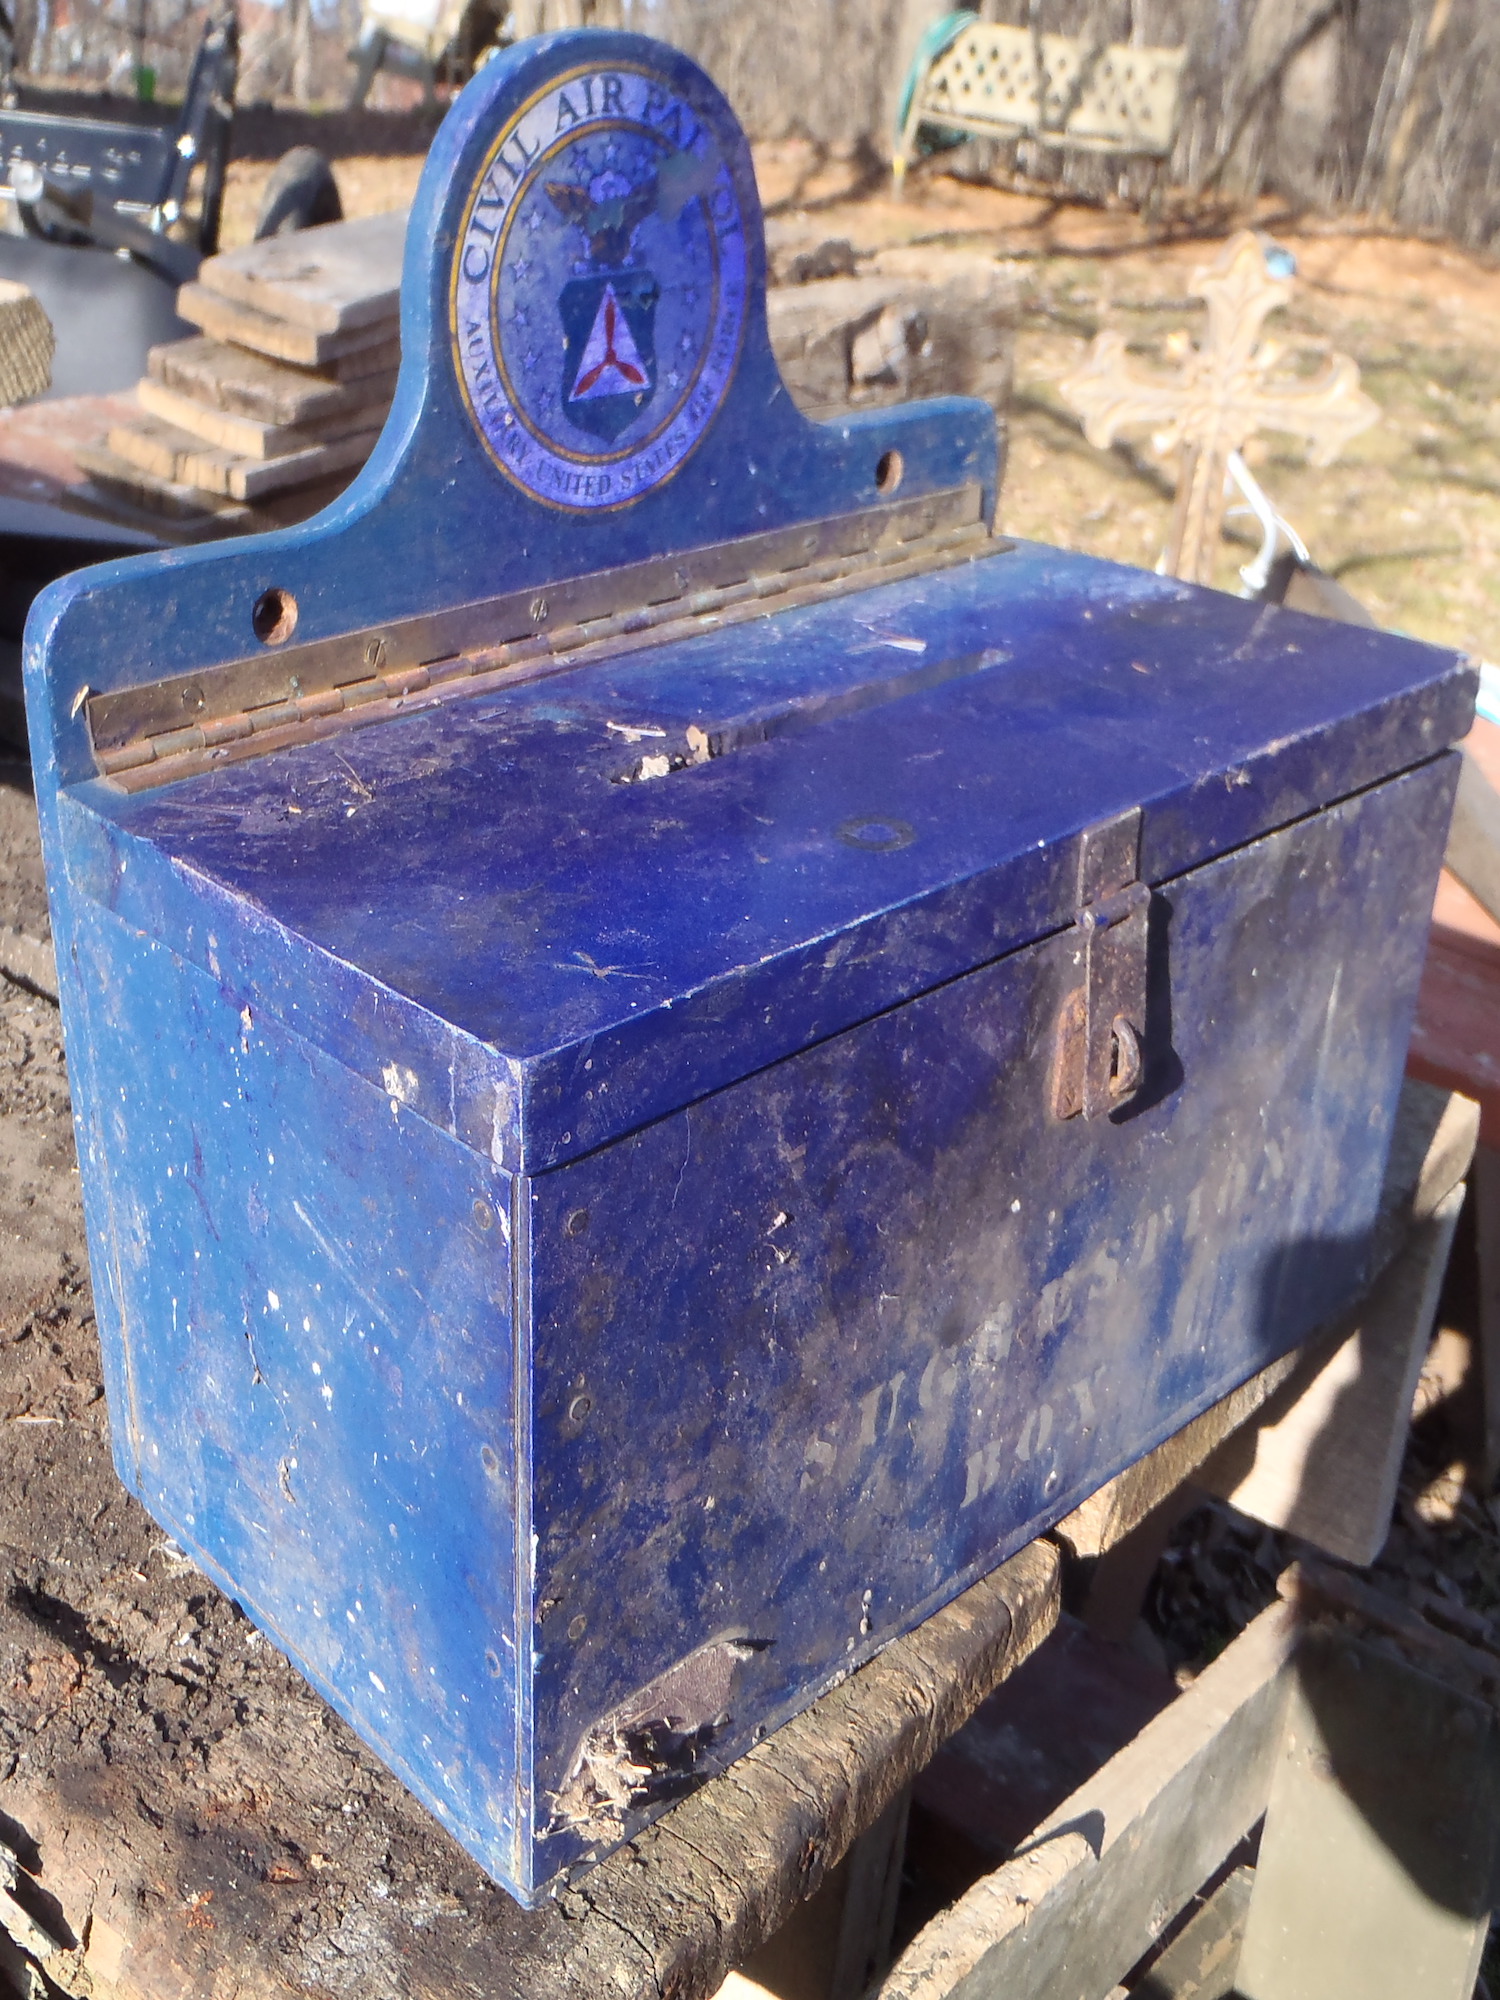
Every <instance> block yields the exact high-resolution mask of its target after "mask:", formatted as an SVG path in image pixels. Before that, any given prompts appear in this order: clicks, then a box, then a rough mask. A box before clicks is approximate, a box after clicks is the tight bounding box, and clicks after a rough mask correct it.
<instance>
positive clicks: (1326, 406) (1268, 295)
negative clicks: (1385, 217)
mask: <svg viewBox="0 0 1500 2000" xmlns="http://www.w3.org/2000/svg"><path fill="white" fill-rule="evenodd" d="M1189 290H1190V291H1191V293H1192V295H1193V296H1194V297H1195V298H1201V299H1203V300H1204V301H1205V302H1206V304H1207V306H1208V328H1207V332H1206V334H1205V336H1204V339H1203V341H1202V344H1201V345H1200V346H1197V347H1195V346H1193V344H1192V342H1191V341H1190V340H1189V339H1188V337H1187V335H1186V334H1174V335H1173V336H1172V337H1171V339H1170V340H1169V341H1168V343H1167V349H1168V352H1169V353H1170V354H1171V355H1172V356H1173V358H1174V359H1176V358H1179V357H1180V358H1181V361H1182V366H1181V367H1180V368H1179V369H1178V371H1177V373H1176V374H1174V375H1168V374H1163V373H1161V372H1159V371H1155V370H1153V371H1150V372H1148V371H1146V370H1145V369H1143V368H1141V367H1140V366H1139V365H1138V364H1137V363H1136V362H1135V361H1134V360H1133V359H1132V358H1131V356H1130V355H1129V354H1128V353H1127V352H1126V347H1125V337H1124V335H1123V334H1121V333H1118V332H1115V331H1113V330H1112V329H1111V330H1106V331H1105V332H1103V333H1100V334H1098V335H1097V336H1096V337H1095V339H1094V343H1093V345H1092V346H1091V347H1090V349H1089V351H1088V354H1087V356H1086V358H1085V360H1084V362H1083V365H1082V366H1081V367H1079V368H1077V369H1075V370H1074V371H1073V373H1072V374H1071V375H1068V376H1066V377H1064V379H1063V380H1062V381H1061V382H1060V383H1059V384H1058V389H1059V391H1060V393H1061V395H1062V397H1063V400H1064V401H1065V402H1066V403H1067V404H1068V405H1069V407H1070V408H1071V409H1073V410H1074V411H1076V412H1077V414H1078V415H1079V416H1080V417H1081V418H1082V419H1083V434H1084V436H1085V437H1086V438H1087V439H1088V441H1089V443H1090V444H1091V445H1094V446H1096V447H1097V448H1098V449H1099V450H1100V451H1105V450H1107V449H1108V448H1109V446H1110V445H1111V444H1113V442H1114V440H1115V437H1116V435H1117V434H1118V433H1119V432H1120V431H1123V430H1129V429H1131V428H1132V427H1133V426H1136V425H1145V424H1150V425H1153V426H1155V430H1154V435H1153V437H1152V440H1151V442H1152V446H1153V448H1154V449H1155V450H1156V451H1157V452H1159V453H1161V454H1163V455H1165V454H1166V453H1167V452H1169V451H1172V450H1173V449H1176V450H1177V451H1178V452H1179V454H1180V456H1179V460H1178V472H1177V501H1176V505H1175V507H1174V509H1173V513H1172V532H1171V537H1170V539H1169V541H1168V543H1167V554H1166V561H1165V565H1164V567H1165V568H1166V570H1167V572H1168V573H1169V574H1170V575H1172V576H1180V577H1182V578H1184V579H1185V580H1186V581H1188V582H1190V583H1209V582H1211V581H1212V578H1213V559H1214V551H1215V550H1216V548H1217V547H1218V542H1219V532H1220V530H1221V528H1222V527H1223V524H1224V508H1225V501H1226V488H1225V478H1226V475H1227V473H1228V470H1229V461H1230V458H1231V456H1232V454H1233V453H1235V452H1237V451H1239V450H1240V448H1241V447H1242V446H1243V445H1244V444H1245V443H1246V442H1247V440H1248V439H1249V438H1250V437H1251V436H1253V435H1254V433H1255V432H1257V431H1284V432H1288V433H1290V434H1291V435H1292V436H1293V437H1297V438H1301V439H1302V440H1303V442H1304V443H1305V444H1306V445H1307V447H1308V458H1309V461H1310V463H1312V464H1313V465H1329V464H1331V463H1332V461H1333V460H1334V459H1335V458H1336V457H1337V456H1338V453H1339V452H1340V450H1341V449H1342V448H1343V446H1344V445H1346V444H1348V443H1349V441H1350V439H1351V438H1355V437H1358V435H1359V434H1360V432H1361V431H1364V430H1368V429H1369V427H1370V425H1371V424H1373V423H1375V422H1376V421H1377V419H1378V418H1379V416H1380V409H1379V406H1378V405H1377V404H1376V403H1374V402H1373V401H1372V400H1371V398H1370V397H1369V396H1367V395H1366V394H1365V392H1364V390H1363V389H1361V388H1360V386H1359V368H1358V366H1357V365H1356V363H1355V362H1353V361H1351V360H1350V358H1349V357H1348V355H1346V354H1327V355H1325V357H1324V361H1323V365H1322V367H1321V368H1320V369H1319V370H1318V372H1317V373H1316V374H1315V375H1296V374H1292V373H1290V372H1288V371H1286V370H1285V369H1283V368H1281V366H1280V364H1281V363H1282V361H1283V359H1284V357H1285V355H1286V353H1287V349H1286V347H1285V346H1283V345H1282V344H1281V343H1280V342H1278V341H1275V340H1262V339H1261V338H1260V331H1261V326H1262V324H1263V322H1264V321H1265V319H1266V316H1267V315H1268V314H1269V313H1272V312H1275V311H1276V309H1277V307H1279V306H1284V305H1285V304H1286V303H1287V301H1288V299H1290V297H1291V295H1292V286H1291V282H1290V280H1288V279H1285V278H1273V277H1272V276H1271V274H1270V272H1269V271H1268V270H1267V268H1266V260H1265V254H1264V252H1263V251H1262V249H1261V246H1260V244H1259V242H1258V241H1257V239H1256V238H1255V236H1254V235H1253V234H1252V233H1251V232H1250V231H1249V230H1248V229H1245V230H1241V231H1240V233H1239V234H1238V235H1237V236H1234V237H1231V239H1230V241H1229V243H1228V244H1227V246H1226V247H1225V250H1224V253H1223V255H1222V256H1221V257H1220V258H1219V260H1218V262H1217V263H1216V264H1212V265H1203V266H1200V267H1199V268H1198V269H1197V270H1195V271H1194V272H1193V275H1192V279H1191V282H1190V285H1189Z"/></svg>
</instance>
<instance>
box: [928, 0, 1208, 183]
mask: <svg viewBox="0 0 1500 2000" xmlns="http://www.w3.org/2000/svg"><path fill="white" fill-rule="evenodd" d="M1186 60H1187V50H1186V49H1185V48H1136V47H1134V46H1133V45H1132V44H1130V43H1128V42H1095V41H1089V40H1085V39H1084V38H1083V37H1081V36H1077V35H1044V34H1040V33H1038V32H1037V31H1036V30H1034V29H1031V28H1013V27H1005V26H1001V25H997V24H996V23H994V22H990V21H979V20H976V21H973V22H972V23H971V24H970V25H969V26H966V27H961V28H959V30H958V32H957V33H956V35H955V36H954V38H953V39H952V40H951V41H949V42H947V44H946V45H945V46H943V45H940V46H939V47H938V49H937V52H936V53H933V54H929V55H928V57H927V61H926V64H925V67H923V66H922V65H921V63H920V60H919V64H918V68H917V71H916V73H915V74H914V76H913V78H912V79H911V83H910V85H909V88H908V91H907V93H906V98H905V102H904V104H903V106H902V111H901V117H900V129H899V136H898V139H897V144H896V157H895V160H894V162H893V167H894V172H895V183H896V192H897V194H899V193H900V192H901V189H902V186H903V184H904V182H905V178H906V170H907V167H908V166H909V165H910V163H911V160H912V157H913V153H914V150H915V148H916V145H917V140H918V135H919V133H920V131H921V129H922V127H923V126H924V125H925V126H933V127H938V128H942V129H945V130H947V131H950V132H961V133H962V134H964V136H965V137H968V138H976V139H1036V140H1039V141H1041V142H1042V143H1043V144H1045V145H1049V146H1064V147H1071V148H1073V149H1075V150H1077V151H1080V152H1090V153H1123V154H1130V155H1133V156H1136V157H1140V158H1146V159H1154V160H1164V159H1166V158H1167V157H1168V155H1169V154H1170V153H1171V151H1172V147H1173V145H1174V143H1175V141H1176V138H1177V123H1178V116H1179V112H1180V107H1181V99H1182V71H1183V65H1184V63H1185V62H1186Z"/></svg>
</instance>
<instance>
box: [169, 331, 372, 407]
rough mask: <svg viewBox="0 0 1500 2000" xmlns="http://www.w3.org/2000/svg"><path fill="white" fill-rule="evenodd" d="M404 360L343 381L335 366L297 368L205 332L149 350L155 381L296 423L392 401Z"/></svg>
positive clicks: (209, 401)
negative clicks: (323, 369) (398, 365)
mask: <svg viewBox="0 0 1500 2000" xmlns="http://www.w3.org/2000/svg"><path fill="white" fill-rule="evenodd" d="M373 351H374V352H377V353H378V352H379V350H378V349H377V350H373ZM363 358H364V357H363V356H358V357H356V356H354V355H351V356H350V357H349V359H348V361H347V362H346V363H344V364H338V363H335V364H334V366H335V367H338V366H340V365H343V366H351V365H352V364H353V363H354V361H355V360H356V359H361V360H362V359H363ZM398 360H399V356H393V357H392V358H391V361H390V363H389V365H383V366H382V367H381V368H380V369H379V370H378V371H377V372H376V373H374V374H366V375H361V376H359V377H358V378H357V379H356V380H354V381H339V380H336V379H335V378H334V375H333V373H332V370H330V371H329V372H328V373H326V374H323V373H314V372H313V371H311V370H309V369H306V368H293V367H291V366H289V365H288V364H287V363H286V362H281V361H272V360H271V359H270V358H269V357H268V356H266V355H264V354H252V353H251V352H250V351H249V349H248V348H244V347H231V346H228V345H227V344H226V343H225V342H224V341H221V340H210V339H209V338H208V337H207V336H206V335H200V336H198V337H197V338H195V339H192V340H173V341H169V342H168V343H167V344H166V345H165V346H164V347H153V348H152V349H151V352H150V353H149V354H148V355H147V356H146V371H147V374H148V375H149V376H150V379H151V380H152V381H153V382H158V383H160V384H161V386H162V387H163V388H164V389H173V390H175V391H176V392H177V394H178V395H180V396H186V397H190V398H191V399H192V400H193V401H194V402H195V403H198V404H201V405H202V406H203V407H204V408H205V409H215V410H222V411H223V412H224V413H225V415H227V416H235V417H244V418H248V419H249V420H251V421H252V422H255V423H261V424H284V425H287V426H293V425H303V424H314V423H319V422H321V421H322V420H323V419H324V418H327V417H337V416H341V415H343V414H344V413H345V412H347V411H349V410H357V409H359V408H360V407H361V406H362V405H364V404H368V403H374V402H388V401H389V400H390V395H391V391H392V390H393V389H394V388H395V386H396V362H397V361H398Z"/></svg>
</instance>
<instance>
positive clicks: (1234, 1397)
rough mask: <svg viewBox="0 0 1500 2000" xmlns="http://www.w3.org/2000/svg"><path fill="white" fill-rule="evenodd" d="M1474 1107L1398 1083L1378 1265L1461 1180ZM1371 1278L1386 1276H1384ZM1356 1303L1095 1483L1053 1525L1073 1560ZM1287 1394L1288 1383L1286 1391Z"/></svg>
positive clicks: (1218, 1437)
mask: <svg viewBox="0 0 1500 2000" xmlns="http://www.w3.org/2000/svg"><path fill="white" fill-rule="evenodd" d="M1478 1130H1479V1111H1478V1107H1477V1106H1476V1105H1475V1104H1473V1103H1472V1102H1471V1100H1470V1099H1468V1098H1466V1097H1462V1096H1460V1095H1459V1094H1458V1092H1456V1091H1449V1090H1443V1089H1440V1088H1438V1087H1437V1086H1436V1085H1433V1084H1428V1083H1418V1082H1415V1081H1413V1080H1412V1079H1411V1078H1408V1079H1407V1080H1406V1082H1405V1083H1404V1084H1403V1085H1402V1089H1401V1104H1400V1109H1399V1111H1398V1113H1397V1117H1396V1130H1395V1135H1394V1137H1393V1139H1392V1141H1391V1151H1390V1157H1389V1160H1388V1161H1387V1163H1386V1175H1385V1186H1384V1188H1383V1190H1382V1194H1381V1207H1380V1219H1379V1222H1378V1224H1377V1227H1376V1233H1375V1242H1374V1245H1373V1250H1372V1261H1373V1262H1374V1264H1375V1266H1376V1268H1377V1269H1381V1270H1382V1271H1383V1268H1384V1266H1385V1265H1386V1264H1387V1263H1388V1262H1389V1261H1390V1260H1391V1259H1392V1258H1393V1257H1395V1256H1396V1255H1397V1254H1398V1252H1399V1251H1400V1250H1401V1249H1402V1248H1403V1246H1404V1244H1405V1242H1406V1239H1407V1235H1408V1232H1409V1231H1410V1229H1411V1228H1412V1227H1413V1225H1416V1224H1421V1223H1424V1222H1426V1221H1428V1220H1429V1219H1430V1218H1431V1217H1432V1216H1433V1215H1434V1214H1435V1213H1436V1212H1437V1210H1438V1209H1439V1208H1440V1207H1441V1205H1442V1204H1443V1202H1444V1201H1445V1200H1446V1199H1447V1197H1448V1196H1449V1195H1451V1194H1452V1192H1453V1190H1454V1189H1455V1188H1456V1187H1458V1185H1459V1184H1460V1182H1462V1180H1463V1178H1464V1175H1465V1174H1466V1173H1467V1172H1468V1170H1469V1163H1470V1161H1471V1160H1472V1159H1473V1157H1474V1145H1475V1140H1476V1138H1477V1136H1478ZM1377 1282H1378V1283H1382V1282H1384V1280H1383V1278H1382V1279H1381V1280H1379V1281H1377ZM1362 1310H1363V1308H1362V1305H1361V1306H1356V1307H1355V1308H1353V1309H1352V1310H1351V1312H1350V1313H1348V1314H1346V1315H1345V1316H1343V1317H1342V1318H1341V1319H1340V1320H1339V1321H1338V1322H1337V1323H1336V1324H1335V1325H1333V1326H1331V1327H1328V1328H1325V1329H1323V1330H1322V1331H1321V1332H1319V1333H1317V1334H1314V1335H1313V1337H1312V1338H1311V1339H1310V1340H1309V1341H1307V1342H1306V1343H1305V1344H1304V1346H1303V1347H1301V1348H1300V1349H1298V1350H1297V1351H1295V1352H1294V1353H1291V1354H1287V1355H1283V1356H1282V1358H1281V1359H1280V1360H1279V1361H1275V1362H1273V1363H1272V1364H1271V1366H1270V1367H1269V1368H1266V1369H1263V1370H1262V1371H1261V1373H1260V1374H1258V1375H1253V1376H1252V1377H1251V1378H1250V1380H1249V1381H1248V1382H1244V1383H1242V1384H1241V1385H1240V1387H1239V1388H1238V1389H1234V1390H1232V1391H1231V1392H1230V1394H1229V1395H1227V1396H1225V1397H1224V1398H1223V1399H1222V1401H1220V1402H1218V1403H1215V1404H1214V1406H1213V1407H1212V1409H1209V1410H1205V1411H1204V1412H1203V1414H1202V1416H1200V1417H1198V1418H1196V1419H1195V1421H1194V1422H1192V1423H1190V1424H1187V1425H1185V1426H1184V1428H1183V1429H1182V1430H1180V1431H1178V1432H1177V1433H1176V1434H1175V1436H1173V1437H1170V1438H1168V1439H1167V1441H1166V1443H1165V1444H1163V1445H1160V1446H1158V1448H1157V1449H1156V1450H1155V1451H1153V1452H1148V1453H1147V1455H1146V1456H1145V1457H1144V1458H1143V1459H1140V1460H1138V1461H1137V1463H1136V1464H1134V1465H1132V1466H1129V1467H1128V1468H1127V1469H1126V1470H1125V1471H1124V1472H1122V1473H1121V1474H1120V1475H1119V1476H1118V1477H1117V1478H1115V1479H1112V1480H1110V1481H1109V1482H1108V1483H1107V1484H1106V1485H1104V1486H1101V1487H1100V1489H1099V1491H1098V1492H1097V1493H1094V1494H1091V1495H1090V1497H1089V1498H1088V1499H1087V1500H1085V1501H1084V1502H1083V1504H1082V1505H1081V1506H1080V1507H1077V1508H1075V1509H1074V1511H1073V1512H1072V1513H1071V1514H1069V1515H1067V1516H1066V1518H1065V1519H1063V1520H1062V1521H1060V1522H1059V1523H1058V1525H1057V1530H1056V1532H1057V1534H1058V1536H1059V1537H1060V1538H1061V1540H1062V1541H1063V1542H1064V1543H1065V1544H1066V1545H1067V1547H1068V1549H1069V1550H1070V1552H1071V1553H1072V1554H1073V1555H1075V1556H1080V1557H1088V1556H1099V1555H1103V1554H1104V1552H1105V1551H1106V1550H1107V1549H1111V1548H1113V1547H1114V1546H1115V1545H1116V1543H1118V1542H1120V1541H1123V1539H1124V1538H1125V1536H1126V1535H1128V1534H1129V1533H1130V1532H1131V1530H1132V1529H1133V1528H1135V1527H1137V1526H1139V1524H1140V1523H1141V1522H1142V1521H1144V1520H1145V1518H1146V1516H1147V1515H1148V1514H1150V1513H1151V1512H1152V1511H1153V1509H1155V1508H1156V1507H1158V1506H1159V1505H1160V1504H1161V1503H1162V1501H1164V1500H1165V1499H1166V1498H1167V1496H1168V1495H1169V1494H1171V1493H1173V1492H1175V1491H1176V1490H1177V1489H1178V1488H1179V1487H1180V1486H1181V1485H1182V1484H1183V1483H1184V1482H1185V1481H1187V1480H1190V1479H1192V1478H1193V1477H1194V1476H1195V1475H1196V1473H1197V1472H1198V1470H1199V1468H1200V1467H1202V1466H1203V1465H1204V1464H1206V1462H1207V1461H1208V1459H1209V1458H1210V1457H1211V1455H1212V1454H1213V1453H1214V1452H1215V1451H1216V1450H1217V1449H1218V1448H1219V1446H1220V1445H1222V1444H1223V1443H1224V1441H1225V1439H1226V1438H1229V1437H1230V1436H1231V1435H1233V1434H1234V1433H1235V1432H1237V1431H1239V1430H1240V1429H1241V1427H1242V1426H1243V1425H1245V1424H1247V1423H1248V1422H1249V1421H1250V1419H1251V1418H1252V1417H1254V1416H1255V1414H1256V1413H1257V1411H1259V1410H1261V1409H1262V1408H1264V1407H1265V1405H1266V1404H1268V1403H1269V1402H1270V1400H1271V1398H1272V1397H1273V1396H1275V1395H1276V1394H1277V1393H1278V1392H1279V1391H1281V1390H1282V1389H1283V1388H1284V1387H1285V1386H1286V1385H1289V1384H1290V1382H1291V1380H1292V1378H1293V1376H1297V1377H1298V1380H1299V1381H1300V1382H1302V1383H1303V1384H1304V1385H1305V1384H1306V1383H1307V1382H1310V1381H1311V1380H1313V1379H1314V1378H1315V1377H1316V1375H1317V1373H1318V1371H1319V1369H1320V1368H1321V1367H1322V1366H1323V1365H1324V1364H1325V1363H1326V1362H1327V1361H1328V1359H1329V1357H1330V1356H1331V1355H1333V1354H1334V1353H1336V1352H1337V1351H1338V1350H1339V1349H1340V1348H1341V1347H1342V1345H1343V1344H1344V1342H1345V1341H1347V1340H1348V1339H1349V1338H1350V1337H1351V1332H1352V1331H1353V1330H1355V1329H1357V1328H1358V1326H1359V1323H1360V1318H1361V1313H1362ZM1293 1393H1294V1392H1293V1391H1292V1390H1291V1389H1290V1388H1288V1389H1287V1394H1288V1396H1290V1395H1291V1394H1293Z"/></svg>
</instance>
